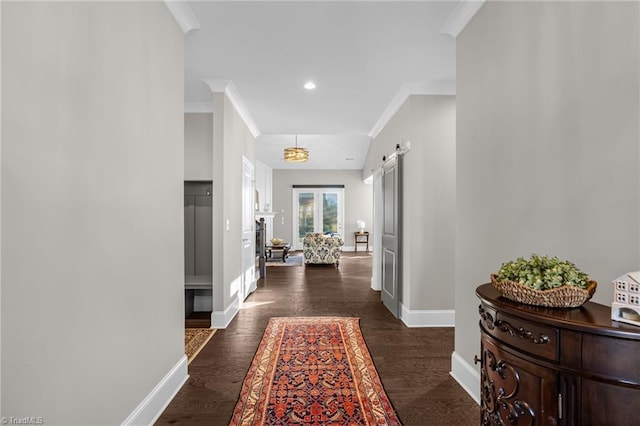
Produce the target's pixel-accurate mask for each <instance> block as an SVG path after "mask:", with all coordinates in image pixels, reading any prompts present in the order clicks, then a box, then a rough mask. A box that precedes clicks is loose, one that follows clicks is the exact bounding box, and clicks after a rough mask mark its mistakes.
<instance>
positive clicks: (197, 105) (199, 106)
mask: <svg viewBox="0 0 640 426" xmlns="http://www.w3.org/2000/svg"><path fill="white" fill-rule="evenodd" d="M184 112H185V113H188V112H213V102H185V103H184Z"/></svg>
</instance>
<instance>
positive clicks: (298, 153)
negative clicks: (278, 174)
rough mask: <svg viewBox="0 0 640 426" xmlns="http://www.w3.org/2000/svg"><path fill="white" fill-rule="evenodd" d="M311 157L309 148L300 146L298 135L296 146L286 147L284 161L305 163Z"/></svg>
mask: <svg viewBox="0 0 640 426" xmlns="http://www.w3.org/2000/svg"><path fill="white" fill-rule="evenodd" d="M308 159H309V150H308V149H306V148H298V135H296V146H295V147H293V146H290V147H289V148H285V149H284V161H286V162H287V163H305V162H306V161H307V160H308Z"/></svg>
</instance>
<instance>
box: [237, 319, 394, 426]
mask: <svg viewBox="0 0 640 426" xmlns="http://www.w3.org/2000/svg"><path fill="white" fill-rule="evenodd" d="M358 321H359V320H358V318H332V317H308V318H271V320H270V321H269V324H268V325H267V329H266V330H265V332H264V336H263V337H262V341H261V342H260V345H259V346H258V350H257V352H256V355H255V357H254V358H253V361H252V363H251V367H250V368H249V372H248V373H247V376H246V377H245V379H244V383H243V384H242V391H241V393H240V399H239V400H238V403H237V404H236V407H235V410H234V412H233V417H232V419H231V423H230V425H253V426H257V425H293V424H295V425H318V426H329V425H330V426H337V425H344V426H355V425H401V423H400V420H398V417H397V415H396V413H395V411H394V410H393V407H392V406H391V403H390V402H389V398H388V397H387V395H386V393H385V392H384V389H383V388H382V384H381V382H380V378H379V377H378V373H377V372H376V369H375V367H374V365H373V361H372V360H371V355H370V354H369V351H368V350H367V347H366V345H365V342H364V339H363V337H362V332H361V331H360V327H359V325H358Z"/></svg>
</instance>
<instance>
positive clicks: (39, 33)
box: [1, 2, 186, 425]
mask: <svg viewBox="0 0 640 426" xmlns="http://www.w3.org/2000/svg"><path fill="white" fill-rule="evenodd" d="M183 42H184V36H183V34H182V32H181V31H180V29H179V27H178V26H177V25H176V23H175V21H174V19H173V17H172V16H171V15H170V14H169V11H168V10H167V7H166V6H165V5H164V4H163V3H161V2H155V3H150V2H139V3H112V2H105V3H93V2H91V3H89V2H87V3H79V2H60V3H50V2H38V3H36V2H15V3H14V2H3V4H2V88H3V91H2V171H1V174H2V248H3V251H2V259H1V260H2V262H1V263H2V373H3V375H2V398H3V400H2V416H15V417H21V416H41V417H42V418H43V420H44V421H45V422H46V424H65V425H72V424H83V425H86V424H119V423H121V422H123V421H124V420H125V418H127V416H128V415H129V414H130V413H132V411H133V410H134V409H135V408H136V407H137V406H138V405H139V404H140V403H141V402H142V401H143V399H144V398H145V397H146V396H147V395H149V393H150V392H151V391H152V390H153V389H154V387H155V386H156V385H157V384H158V383H159V382H160V381H161V380H162V379H163V377H165V375H166V374H167V373H169V371H170V370H171V369H172V368H173V367H174V366H176V365H179V363H180V361H181V360H182V359H184V342H183V339H184V330H183V317H184V296H183V286H182V275H183V269H184V265H183V239H182V238H183V237H182V227H183V206H182V204H183V201H182V194H183V189H182V179H183V137H184V135H183V116H182V105H183V87H184V82H183V62H184V57H183ZM183 377H186V368H185V369H184V371H183Z"/></svg>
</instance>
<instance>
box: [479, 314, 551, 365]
mask: <svg viewBox="0 0 640 426" xmlns="http://www.w3.org/2000/svg"><path fill="white" fill-rule="evenodd" d="M480 316H481V317H482V321H481V324H482V326H483V327H484V329H485V330H486V332H487V333H488V334H489V335H491V336H493V337H494V338H495V339H497V340H499V341H501V342H504V343H506V344H507V345H509V346H512V347H514V348H516V349H518V350H520V351H523V352H528V353H530V354H532V355H537V356H541V357H544V358H546V359H548V360H551V361H558V358H559V357H558V354H559V349H558V341H559V338H558V333H559V332H558V330H557V329H555V328H553V327H546V326H543V325H540V324H537V323H534V322H529V321H525V320H523V319H520V318H515V317H511V316H509V315H506V314H503V313H502V312H500V311H495V310H493V309H491V308H489V307H488V306H480Z"/></svg>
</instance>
